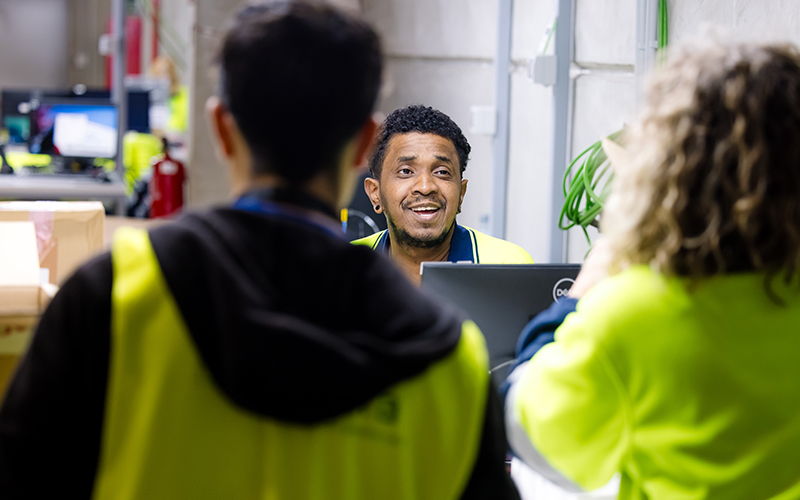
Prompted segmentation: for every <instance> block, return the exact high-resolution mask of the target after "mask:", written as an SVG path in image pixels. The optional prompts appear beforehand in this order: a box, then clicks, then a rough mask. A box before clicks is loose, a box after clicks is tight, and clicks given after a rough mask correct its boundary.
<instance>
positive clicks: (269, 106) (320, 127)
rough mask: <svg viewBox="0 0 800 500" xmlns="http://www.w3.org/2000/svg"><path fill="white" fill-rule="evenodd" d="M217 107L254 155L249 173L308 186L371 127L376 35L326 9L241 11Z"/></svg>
mask: <svg viewBox="0 0 800 500" xmlns="http://www.w3.org/2000/svg"><path fill="white" fill-rule="evenodd" d="M219 60H220V64H221V82H220V94H221V95H220V98H221V100H222V102H223V104H224V105H225V106H226V107H227V108H228V110H229V111H230V112H231V114H232V115H233V118H234V119H235V120H236V123H237V125H238V127H239V129H240V130H241V131H242V134H243V135H244V138H245V140H246V141H247V143H248V145H249V147H250V150H251V151H252V154H253V163H254V164H253V169H254V172H255V174H257V175H258V174H267V173H270V174H277V175H279V176H280V177H282V178H284V179H286V180H288V181H290V182H292V183H302V182H305V181H307V180H309V179H311V178H312V177H314V176H315V175H317V174H318V173H320V172H321V171H323V170H324V169H327V168H335V167H336V163H337V160H338V158H339V155H340V154H341V151H342V149H343V147H344V146H345V144H346V143H347V142H348V141H349V140H350V139H351V138H352V137H353V136H354V135H355V134H356V133H357V131H358V130H359V129H360V128H361V127H362V126H363V125H364V124H365V123H366V122H367V120H368V119H369V118H370V115H371V113H372V110H373V107H374V105H375V100H376V98H377V95H378V90H379V88H380V79H381V65H382V59H381V49H380V42H379V39H378V36H377V35H376V34H375V32H374V31H373V30H372V28H370V27H369V26H368V25H367V24H366V23H365V22H363V21H361V20H358V19H355V18H353V17H351V16H350V15H348V14H345V13H344V12H342V11H340V10H337V9H335V8H333V7H330V6H325V5H321V4H318V3H312V2H300V1H276V2H270V3H267V4H262V5H254V6H250V7H246V8H245V9H244V10H242V11H241V12H240V13H239V14H238V15H237V17H236V18H235V20H234V23H233V26H232V27H231V28H230V30H229V31H228V33H227V34H226V35H225V38H224V41H223V44H222V50H221V52H220V55H219Z"/></svg>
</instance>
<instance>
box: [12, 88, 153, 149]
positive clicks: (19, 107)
mask: <svg viewBox="0 0 800 500" xmlns="http://www.w3.org/2000/svg"><path fill="white" fill-rule="evenodd" d="M152 94H153V91H152V90H148V89H139V88H129V89H128V106H127V109H128V120H127V124H128V128H127V130H135V131H136V132H141V133H148V132H150V107H151V106H150V104H151V96H152ZM72 101H75V102H76V103H83V102H88V101H90V102H92V103H93V104H106V105H111V104H112V103H111V93H110V92H109V91H108V90H102V89H87V90H85V91H84V92H82V93H81V94H76V93H75V92H74V91H73V90H65V89H61V90H59V89H56V90H52V89H51V90H42V89H27V90H25V89H17V90H9V89H5V90H3V91H2V93H0V104H2V106H1V107H0V126H2V127H4V128H6V129H8V133H9V143H11V144H23V145H24V144H29V145H30V144H31V139H33V149H34V150H37V149H39V146H38V144H39V142H40V141H41V137H40V133H41V130H40V129H39V128H38V120H39V117H38V116H37V115H38V114H39V113H37V110H38V108H39V106H40V105H41V104H42V103H52V102H59V103H65V104H66V103H69V102H72ZM31 152H38V151H31Z"/></svg>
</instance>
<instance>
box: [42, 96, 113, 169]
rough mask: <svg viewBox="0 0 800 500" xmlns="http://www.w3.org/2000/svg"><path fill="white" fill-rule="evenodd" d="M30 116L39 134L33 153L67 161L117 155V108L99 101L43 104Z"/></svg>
mask: <svg viewBox="0 0 800 500" xmlns="http://www.w3.org/2000/svg"><path fill="white" fill-rule="evenodd" d="M31 116H32V119H34V120H35V128H36V129H37V132H38V133H37V135H36V138H35V139H36V140H35V141H31V149H32V152H35V153H42V154H51V155H58V156H63V157H68V158H113V157H114V156H115V155H116V153H117V109H116V108H115V107H114V106H113V105H111V104H108V103H106V102H104V101H102V100H101V101H99V102H97V101H96V100H94V101H93V100H86V101H83V102H81V101H79V100H77V99H75V100H70V101H65V102H59V103H52V102H43V103H42V104H40V105H39V107H38V108H37V110H36V112H35V113H32V115H31ZM37 147H38V151H33V150H34V149H37Z"/></svg>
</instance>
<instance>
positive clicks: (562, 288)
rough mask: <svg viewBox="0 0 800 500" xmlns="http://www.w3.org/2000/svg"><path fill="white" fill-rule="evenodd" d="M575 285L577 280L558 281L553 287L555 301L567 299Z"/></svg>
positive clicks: (562, 279) (563, 279)
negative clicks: (562, 298)
mask: <svg viewBox="0 0 800 500" xmlns="http://www.w3.org/2000/svg"><path fill="white" fill-rule="evenodd" d="M573 283H575V280H574V279H572V278H561V279H560V280H558V281H557V282H556V285H555V286H554V287H553V300H555V301H556V302H558V301H559V300H560V299H561V297H566V296H567V294H569V289H570V288H572V284H573Z"/></svg>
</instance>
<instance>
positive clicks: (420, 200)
mask: <svg viewBox="0 0 800 500" xmlns="http://www.w3.org/2000/svg"><path fill="white" fill-rule="evenodd" d="M425 203H431V204H434V205H438V206H439V208H445V207H446V206H447V200H446V199H444V198H440V197H438V196H419V197H417V198H415V199H413V200H406V201H405V202H403V204H402V205H401V206H402V207H403V208H404V209H409V208H411V207H414V206H417V205H423V204H425Z"/></svg>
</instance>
